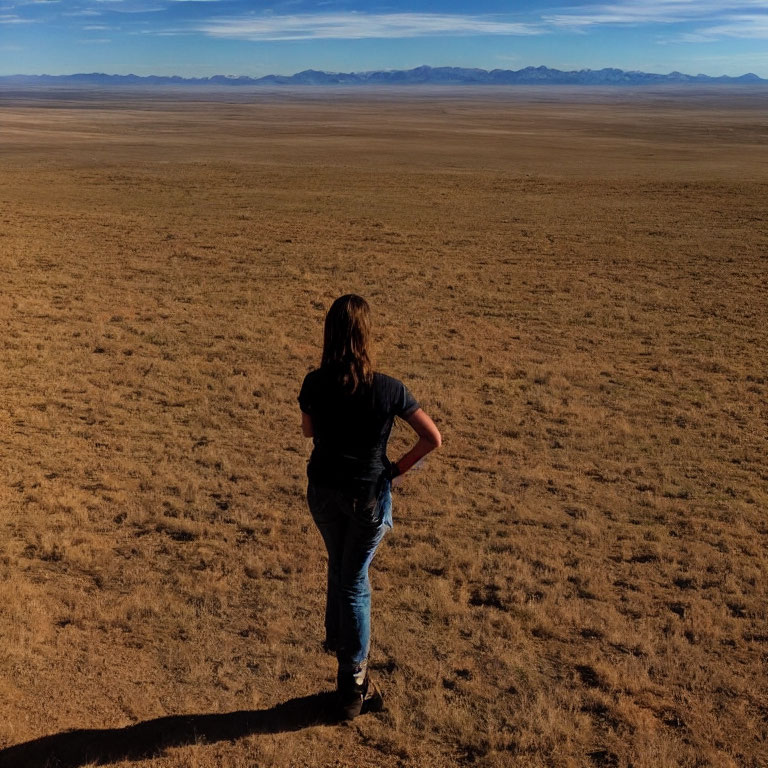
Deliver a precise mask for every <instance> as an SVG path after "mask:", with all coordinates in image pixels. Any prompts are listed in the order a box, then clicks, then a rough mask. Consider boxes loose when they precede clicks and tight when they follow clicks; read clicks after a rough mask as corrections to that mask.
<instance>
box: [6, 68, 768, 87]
mask: <svg viewBox="0 0 768 768" xmlns="http://www.w3.org/2000/svg"><path fill="white" fill-rule="evenodd" d="M0 83H5V84H11V85H77V84H81V85H228V86H236V85H630V86H631V85H663V84H685V83H710V84H712V83H733V84H739V83H741V84H757V83H768V80H765V79H763V78H760V77H758V76H757V75H754V74H752V73H751V72H750V73H748V74H746V75H741V76H740V77H728V76H726V75H722V76H720V77H710V76H709V75H685V74H683V73H682V72H670V73H669V74H668V75H660V74H652V73H649V72H625V71H624V70H621V69H612V68H611V69H580V70H578V71H574V72H562V71H561V70H559V69H550V68H549V67H525V68H524V69H518V70H511V69H492V70H490V71H488V70H485V69H467V68H464V67H427V66H423V67H416V68H415V69H405V70H377V71H375V72H319V71H317V70H314V69H307V70H305V71H304V72H298V73H297V74H295V75H266V76H265V77H245V76H230V75H214V76H213V77H164V76H160V75H149V76H147V77H141V76H139V75H105V74H100V73H96V72H94V73H92V74H76V75H8V76H4V77H0Z"/></svg>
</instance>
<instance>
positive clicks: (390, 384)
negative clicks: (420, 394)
mask: <svg viewBox="0 0 768 768" xmlns="http://www.w3.org/2000/svg"><path fill="white" fill-rule="evenodd" d="M373 386H374V387H375V388H376V389H385V390H393V389H400V387H404V386H405V385H404V384H403V382H402V381H400V379H396V378H395V377H394V376H390V375H389V374H387V373H382V372H381V371H376V372H375V373H374V374H373Z"/></svg>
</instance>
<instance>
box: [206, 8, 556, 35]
mask: <svg viewBox="0 0 768 768" xmlns="http://www.w3.org/2000/svg"><path fill="white" fill-rule="evenodd" d="M198 31H200V32H203V33H205V34H206V35H210V36H211V37H220V38H233V39H239V40H265V41H268V40H315V39H346V40H359V39H364V38H413V37H434V36H465V35H466V36H474V35H536V34H541V33H543V32H544V31H545V30H544V29H543V28H542V27H541V26H539V25H535V24H520V23H514V22H509V21H503V20H501V19H499V18H497V17H492V16H467V15H449V14H437V13H356V12H350V13H327V14H325V13H317V14H295V15H265V16H244V17H239V18H214V19H210V20H208V21H206V22H205V23H203V24H202V25H200V26H199V27H198Z"/></svg>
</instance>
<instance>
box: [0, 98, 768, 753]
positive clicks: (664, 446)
mask: <svg viewBox="0 0 768 768" xmlns="http://www.w3.org/2000/svg"><path fill="white" fill-rule="evenodd" d="M316 93H317V92H307V93H298V94H296V93H288V94H286V95H282V96H281V95H278V94H269V93H265V92H255V93H254V92H249V91H243V92H238V93H237V95H231V94H230V92H227V95H226V96H222V95H221V92H219V93H218V95H217V94H202V95H200V94H198V95H195V96H193V97H192V96H190V97H185V96H182V95H179V94H178V93H176V94H172V93H168V94H162V95H161V96H159V97H157V98H150V97H149V96H147V94H142V93H139V92H130V91H127V92H125V93H124V94H123V95H122V96H114V95H110V94H99V93H92V92H88V91H83V92H73V93H70V92H54V93H50V92H36V93H30V94H13V93H6V94H4V95H3V98H4V107H3V122H4V135H5V137H6V138H5V139H4V142H3V145H2V148H0V168H1V169H2V178H3V184H2V186H1V187H0V265H1V266H2V273H3V277H4V284H3V288H2V293H1V294H0V323H2V327H3V336H2V350H3V351H2V357H3V365H2V367H1V368H0V388H1V389H2V393H3V397H2V403H3V406H2V409H0V446H1V448H2V462H1V463H0V467H1V468H0V502H2V505H1V506H0V510H2V511H0V526H1V527H2V541H3V547H2V555H1V557H0V636H2V638H3V642H2V645H1V646H0V654H1V656H2V671H3V673H2V675H1V676H0V679H1V682H0V696H1V697H2V699H3V701H4V702H5V704H4V707H3V709H4V717H3V719H2V722H0V747H11V746H12V745H18V744H21V743H22V742H25V741H27V740H30V739H36V738H38V737H42V736H46V735H53V734H57V733H61V732H63V731H65V730H66V729H71V728H75V729H109V728H112V729H114V728H122V727H124V726H131V725H134V724H140V723H146V722H147V721H150V720H152V719H154V718H158V717H163V716H167V715H179V714H182V715H187V714H189V715H192V714H201V715H202V714H207V713H227V712H230V711H236V710H252V711H257V710H268V709H269V708H271V707H274V706H276V705H279V704H281V703H283V702H286V701H288V700H290V699H293V698H295V697H302V696H306V695H308V694H312V693H315V692H317V691H321V690H328V689H330V688H331V687H332V684H333V675H334V662H333V659H331V658H329V657H327V656H323V655H322V654H321V653H320V650H319V643H320V640H321V604H322V600H323V580H324V558H323V552H322V546H321V542H320V538H319V535H318V534H317V533H316V532H315V530H314V528H313V527H312V525H311V521H310V518H309V516H308V513H307V511H306V508H305V503H304V499H303V491H304V466H305V461H306V457H307V453H308V445H307V444H306V443H305V442H304V440H303V439H302V438H301V437H300V434H299V427H298V410H297V404H296V394H297V390H298V386H299V384H300V382H301V379H302V377H303V375H304V373H305V372H306V370H307V369H308V368H310V367H312V366H313V365H314V364H315V363H316V361H317V357H318V351H319V346H318V345H319V341H320V329H321V322H322V318H323V314H324V310H325V309H326V308H327V306H328V305H329V303H330V301H331V300H332V299H333V298H334V297H335V296H337V295H339V294H340V293H343V292H346V291H357V292H360V293H362V294H364V295H366V296H367V297H368V298H369V299H370V300H371V302H372V304H373V307H374V309H375V313H376V320H377V330H378V341H379V350H380V366H381V368H382V369H383V370H386V371H388V372H390V373H392V374H393V375H397V376H399V377H402V378H403V379H404V380H406V381H407V382H408V383H409V385H410V386H411V388H412V390H413V391H414V392H415V393H416V395H417V396H418V397H419V398H420V400H421V401H422V403H423V404H424V406H425V408H426V409H427V410H428V412H430V413H431V414H432V415H433V416H435V419H436V421H437V422H438V424H439V426H440V429H441V430H442V432H443V435H444V439H445V444H444V447H443V449H442V450H441V452H440V454H439V455H438V456H436V457H435V458H434V459H431V460H430V462H429V466H428V468H427V469H426V470H425V471H424V472H422V473H421V474H419V475H414V476H413V477H412V478H408V480H407V482H406V483H405V484H404V487H403V489H402V491H400V492H398V494H397V498H396V502H395V504H396V508H395V519H396V524H395V529H394V531H393V532H392V534H391V535H390V536H389V538H388V540H387V541H386V543H385V545H384V546H383V548H382V550H381V552H380V554H379V555H378V557H377V561H376V562H375V565H374V574H373V580H374V589H375V593H374V642H375V647H374V650H373V662H374V666H375V667H376V668H377V669H378V675H379V678H380V680H381V682H382V686H383V688H384V689H385V691H386V694H387V705H388V707H387V711H386V712H384V713H382V714H380V715H376V716H373V715H372V716H368V717H364V718H361V719H359V720H357V721H355V722H354V723H353V724H352V725H349V726H329V725H322V724H318V725H311V724H308V726H307V727H303V728H299V729H298V730H296V731H290V732H280V728H279V727H272V728H266V729H261V730H266V732H258V731H259V730H260V729H259V728H256V727H254V728H249V727H244V728H241V729H240V730H239V731H238V730H237V728H235V727H234V726H233V725H232V722H233V721H227V722H229V726H228V727H229V730H227V727H224V728H223V729H221V730H220V731H217V730H216V729H213V730H210V729H209V730H206V729H205V728H204V727H202V726H200V727H199V728H189V729H187V731H186V732H185V733H186V737H185V736H184V735H183V734H182V737H180V738H178V739H176V740H175V741H174V740H173V739H171V740H170V743H166V742H164V741H163V740H162V739H159V738H155V739H152V738H147V739H146V740H145V741H144V742H142V738H144V737H143V736H142V734H143V733H144V731H142V730H141V728H139V729H138V730H134V731H128V732H127V734H128V736H129V741H131V742H132V743H133V746H134V752H131V750H130V749H126V750H124V752H121V750H120V749H117V748H115V749H114V750H113V754H110V755H107V756H105V755H103V754H102V755H101V758H100V756H99V754H94V753H93V751H91V752H88V750H84V751H83V750H80V752H77V750H76V751H75V753H74V754H75V756H74V757H70V758H66V759H65V758H64V757H62V754H59V758H60V762H59V763H58V764H59V765H71V766H74V765H83V766H85V765H95V764H98V762H99V759H102V761H104V760H106V761H107V762H109V763H110V764H114V765H125V766H128V765H129V764H130V765H135V764H136V763H135V762H131V761H130V760H129V758H130V759H131V760H133V759H139V762H140V764H142V765H146V766H153V767H156V768H177V767H179V768H180V767H181V766H185V767H186V766H190V767H191V768H209V767H211V766H221V765H226V766H228V767H231V768H246V767H248V768H250V767H251V766H255V765H259V766H262V765H274V766H285V767H287V766H326V765H336V766H356V767H357V766H416V765H419V766H422V765H429V766H453V765H458V764H467V763H472V764H475V765H478V766H485V767H487V768H491V766H512V765H518V766H558V767H560V766H562V767H563V768H565V767H566V766H568V767H570V766H598V767H602V768H605V767H609V766H617V767H618V766H621V767H628V766H633V767H634V768H656V767H658V766H718V767H722V768H726V767H728V768H731V767H732V768H736V766H739V767H744V768H746V767H749V768H758V766H761V767H763V766H765V765H767V764H768V729H767V728H766V719H767V718H768V696H767V695H766V690H767V689H768V680H767V679H766V674H765V666H764V665H765V661H766V653H767V650H766V649H767V648H768V646H767V644H768V630H766V626H767V625H766V619H767V618H768V616H767V615H766V614H767V613H768V600H767V597H768V595H767V594H766V591H767V590H766V584H767V583H768V581H767V576H768V574H767V573H766V571H767V570H768V557H767V556H766V540H767V538H768V523H767V522H766V517H765V512H766V508H767V507H768V459H766V447H767V446H766V438H767V437H768V428H767V427H766V420H767V417H768V412H767V409H766V395H767V394H768V364H767V363H766V359H767V357H766V353H767V351H768V350H767V346H768V332H767V331H766V329H767V328H768V277H767V275H768V259H767V257H766V254H767V253H768V228H767V226H766V209H765V201H766V199H768V185H767V184H766V179H765V167H766V161H767V160H768V143H767V142H766V141H765V139H766V124H765V119H764V113H762V112H760V111H759V107H760V98H759V94H758V95H756V94H755V93H754V92H752V91H749V90H744V91H740V90H734V91H728V92H727V94H730V96H729V95H726V92H717V91H688V92H687V94H688V95H687V96H676V95H675V94H674V93H673V92H669V91H658V92H654V91H652V92H648V91H638V92H634V93H632V94H626V93H617V92H613V95H608V94H607V93H601V92H588V91H585V92H580V93H581V94H583V95H581V96H574V95H573V94H570V95H568V94H564V93H560V92H557V91H541V92H538V91H535V90H532V89H529V90H523V89H521V90H518V91H515V90H507V91H498V92H494V91H487V92H483V93H482V94H480V95H478V94H472V93H471V92H465V93H466V94H467V95H459V94H457V93H456V92H451V91H442V92H440V93H429V92H428V93H419V94H418V95H414V92H409V94H407V95H398V94H393V93H388V92H383V95H377V96H372V95H369V96H344V95H340V94H336V97H335V100H334V101H327V100H324V99H323V98H320V97H318V96H317V95H314V94H316ZM405 437H406V434H405V432H404V431H403V430H399V431H398V432H397V434H396V436H395V440H396V443H397V444H398V445H401V446H402V445H403V440H404V439H405ZM278 719H279V718H278ZM318 719H319V718H318ZM201 722H202V721H201ZM158 727H159V726H158ZM297 727H298V726H297ZM62 738H64V737H62ZM103 741H104V740H103V739H102V742H103ZM53 743H54V745H56V744H58V746H59V748H62V744H64V743H66V742H64V741H61V740H59V741H58V742H56V741H54V742H53ZM94 743H96V742H94ZM99 743H101V742H99ZM136 750H138V751H136ZM35 754H38V758H37V759H40V758H39V755H40V754H43V753H42V752H41V753H35ZM78 755H79V757H78ZM121 758H125V761H123V760H122V759H121ZM67 760H68V761H69V762H67ZM88 761H91V762H88ZM33 762H34V760H33V759H31V758H29V756H27V757H26V758H23V757H19V753H18V752H14V751H13V750H3V749H0V765H3V766H7V765H31V764H32V763H33ZM56 764H57V763H56V762H55V761H54V762H52V763H51V765H56Z"/></svg>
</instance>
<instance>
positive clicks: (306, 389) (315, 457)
mask: <svg viewBox="0 0 768 768" xmlns="http://www.w3.org/2000/svg"><path fill="white" fill-rule="evenodd" d="M299 404H300V406H301V410H302V411H304V412H305V413H307V414H309V415H310V416H311V417H312V425H313V428H314V450H313V451H312V456H311V457H310V461H309V465H308V468H307V474H308V476H309V478H310V480H312V481H313V482H316V483H318V484H319V485H325V486H328V487H332V488H346V489H350V490H352V489H358V488H360V487H361V486H365V485H376V484H378V482H379V480H380V479H381V477H382V475H383V473H384V472H385V471H386V470H387V459H386V448H387V440H388V439H389V434H390V431H391V430H392V423H393V421H394V418H395V417H396V416H400V417H401V418H404V419H407V418H408V417H409V416H410V415H411V414H412V413H413V412H414V411H416V410H417V409H418V407H419V404H418V403H417V402H416V400H415V398H414V397H413V395H411V393H410V392H409V391H408V389H407V388H406V387H405V385H404V384H403V383H402V382H401V381H399V380H398V379H395V378H393V377H391V376H387V375H386V374H383V373H374V374H373V378H372V381H371V383H370V384H364V385H361V386H359V387H358V388H357V389H356V390H355V392H353V393H347V392H345V391H344V390H343V388H342V387H341V385H340V384H339V382H338V380H337V378H336V377H335V376H334V375H333V373H332V372H331V371H329V370H328V369H326V368H318V369H317V370H315V371H312V372H311V373H309V374H307V376H306V378H305V379H304V383H303V385H302V388H301V393H300V394H299Z"/></svg>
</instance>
